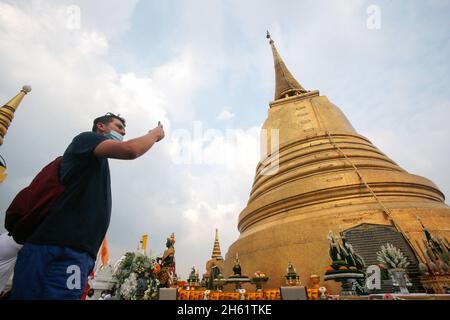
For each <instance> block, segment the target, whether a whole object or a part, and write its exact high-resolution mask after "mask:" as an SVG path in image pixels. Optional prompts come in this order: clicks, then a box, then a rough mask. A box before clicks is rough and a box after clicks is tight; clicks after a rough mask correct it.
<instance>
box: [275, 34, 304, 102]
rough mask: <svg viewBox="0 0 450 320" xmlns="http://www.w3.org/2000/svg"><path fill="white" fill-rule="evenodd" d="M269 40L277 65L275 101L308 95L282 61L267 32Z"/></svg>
mask: <svg viewBox="0 0 450 320" xmlns="http://www.w3.org/2000/svg"><path fill="white" fill-rule="evenodd" d="M267 39H270V41H269V43H270V45H271V47H272V53H273V61H274V65H275V100H278V99H283V98H287V97H290V96H295V95H300V94H302V93H306V92H307V91H306V90H305V89H304V88H303V87H302V86H301V85H300V83H298V81H297V80H296V79H295V78H294V76H293V75H292V74H291V73H290V72H289V70H288V68H287V67H286V65H285V64H284V62H283V59H281V56H280V54H279V53H278V51H277V48H276V47H275V44H274V41H273V40H272V37H271V36H270V33H269V31H267Z"/></svg>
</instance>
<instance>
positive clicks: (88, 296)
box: [86, 288, 95, 300]
mask: <svg viewBox="0 0 450 320" xmlns="http://www.w3.org/2000/svg"><path fill="white" fill-rule="evenodd" d="M94 293H95V291H94V289H92V288H90V289H89V290H88V292H87V294H86V300H94Z"/></svg>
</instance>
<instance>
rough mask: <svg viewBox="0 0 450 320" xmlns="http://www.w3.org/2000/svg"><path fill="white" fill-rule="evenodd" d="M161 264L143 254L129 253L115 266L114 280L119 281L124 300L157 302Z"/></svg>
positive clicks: (120, 292) (119, 288) (119, 293)
mask: <svg viewBox="0 0 450 320" xmlns="http://www.w3.org/2000/svg"><path fill="white" fill-rule="evenodd" d="M159 270H160V269H159V264H158V263H157V262H156V260H154V259H151V258H149V257H148V256H146V255H143V254H142V253H141V252H139V251H137V252H127V253H126V254H125V255H124V256H122V258H120V259H119V261H118V262H117V263H116V264H115V266H114V271H113V275H112V277H113V279H115V280H116V281H117V285H118V295H119V298H120V299H122V300H156V299H158V294H159V287H160V282H159V279H158V273H159Z"/></svg>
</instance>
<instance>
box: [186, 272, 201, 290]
mask: <svg viewBox="0 0 450 320" xmlns="http://www.w3.org/2000/svg"><path fill="white" fill-rule="evenodd" d="M199 280H200V278H199V276H198V272H197V271H195V268H194V267H192V270H191V273H189V278H188V285H189V287H190V289H191V290H195V288H197V287H198V286H199V285H200V284H199Z"/></svg>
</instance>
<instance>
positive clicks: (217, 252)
mask: <svg viewBox="0 0 450 320" xmlns="http://www.w3.org/2000/svg"><path fill="white" fill-rule="evenodd" d="M211 258H213V259H217V260H223V258H222V253H221V252H220V244H219V229H216V239H215V240H214V248H213V252H212V256H211Z"/></svg>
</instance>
